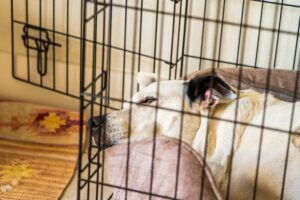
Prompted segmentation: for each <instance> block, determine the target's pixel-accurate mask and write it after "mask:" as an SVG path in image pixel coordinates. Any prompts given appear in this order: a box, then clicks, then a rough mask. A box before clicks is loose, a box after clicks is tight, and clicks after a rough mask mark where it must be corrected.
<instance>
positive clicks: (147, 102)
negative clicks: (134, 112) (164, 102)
mask: <svg viewBox="0 0 300 200" xmlns="http://www.w3.org/2000/svg"><path fill="white" fill-rule="evenodd" d="M156 100H157V98H155V97H146V98H145V99H144V100H143V101H142V102H141V104H151V103H152V102H154V101H156Z"/></svg>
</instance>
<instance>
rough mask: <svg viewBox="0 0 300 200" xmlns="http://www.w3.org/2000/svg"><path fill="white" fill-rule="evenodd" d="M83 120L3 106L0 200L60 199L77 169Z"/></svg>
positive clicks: (65, 112) (52, 110) (49, 111)
mask: <svg viewBox="0 0 300 200" xmlns="http://www.w3.org/2000/svg"><path fill="white" fill-rule="evenodd" d="M79 119H80V116H79V114H78V113H75V112H71V111H68V110H63V109H58V108H50V107H45V106H39V105H33V104H27V103H19V102H10V101H9V102H6V101H2V102H0V200H20V199H28V200H49V199H59V198H60V197H61V195H62V194H63V191H64V189H65V188H66V186H67V185H68V183H69V181H70V180H71V178H72V176H73V173H74V171H75V167H76V162H77V158H78V143H79V134H78V133H79V127H80V126H79V125H80V120H79ZM83 125H84V124H83ZM83 129H84V131H85V127H84V128H83ZM83 134H84V136H83V138H84V139H85V132H84V133H83Z"/></svg>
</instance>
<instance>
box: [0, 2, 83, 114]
mask: <svg viewBox="0 0 300 200" xmlns="http://www.w3.org/2000/svg"><path fill="white" fill-rule="evenodd" d="M0 19H1V20H0V62H1V67H0V98H1V99H9V100H18V101H25V102H32V103H38V104H43V105H49V106H57V107H61V108H68V109H72V110H78V106H79V103H78V101H77V100H74V99H73V98H69V97H66V96H63V95H59V94H56V93H53V92H49V91H46V90H44V89H41V88H38V87H33V86H31V85H28V84H25V83H23V82H20V81H16V80H15V79H13V77H12V72H11V71H12V70H11V55H10V51H11V42H10V41H11V34H10V0H1V1H0Z"/></svg>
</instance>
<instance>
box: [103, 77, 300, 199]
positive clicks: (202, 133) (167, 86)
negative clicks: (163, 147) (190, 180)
mask: <svg viewBox="0 0 300 200" xmlns="http://www.w3.org/2000/svg"><path fill="white" fill-rule="evenodd" d="M152 80H153V79H152ZM145 82H147V84H145V85H143V86H145V88H144V89H142V90H141V91H140V92H139V93H137V94H135V95H134V96H133V97H132V100H133V101H134V102H136V103H138V102H142V101H143V100H144V99H145V98H146V97H147V96H152V97H155V98H157V99H158V100H157V101H154V102H152V103H151V105H132V106H131V107H130V106H127V107H126V108H125V109H124V110H122V111H117V112H114V113H112V114H111V116H110V117H111V118H108V120H107V123H108V126H110V127H117V128H114V129H113V130H119V131H117V133H116V132H115V133H114V136H113V137H114V138H115V139H114V142H115V143H121V142H125V141H127V139H128V133H130V139H131V140H132V141H136V140H142V139H144V138H149V137H153V134H154V133H155V134H157V135H159V134H162V135H167V136H170V137H175V138H179V137H181V139H182V140H183V141H185V142H187V143H188V144H190V145H191V146H192V147H193V148H194V149H195V150H197V151H198V152H199V153H201V154H202V155H203V154H204V152H205V150H206V159H207V162H208V165H209V166H210V167H211V169H212V171H213V173H214V176H215V178H216V181H217V183H218V184H219V186H220V189H221V191H222V192H223V195H224V196H225V195H226V189H227V181H228V178H229V174H228V172H229V166H230V165H229V164H230V162H229V161H230V158H231V157H232V160H233V162H232V174H231V186H230V199H252V198H253V196H252V195H253V185H254V179H255V172H256V165H257V159H258V147H259V142H260V140H259V139H260V134H261V133H262V134H263V137H262V139H263V140H262V146H261V156H260V165H259V175H258V182H257V190H256V191H257V193H256V197H257V198H258V199H278V198H280V193H281V186H282V179H283V171H284V163H285V155H286V149H287V144H288V134H287V133H282V132H278V131H274V130H268V129H263V132H261V128H260V126H261V125H262V120H263V115H264V114H265V122H264V126H265V127H272V128H276V129H280V130H285V131H289V128H290V127H289V126H290V120H291V110H292V106H293V104H292V103H288V102H284V101H280V100H278V99H275V98H274V97H273V96H271V95H268V98H267V99H268V101H267V108H266V111H265V113H264V100H265V98H264V97H265V95H264V94H259V93H257V92H254V91H252V90H245V91H241V94H240V97H239V99H238V109H237V112H235V111H236V106H237V101H233V102H231V103H224V104H218V105H216V106H214V107H213V108H212V109H211V110H210V112H209V110H208V109H201V107H200V105H199V104H198V103H193V104H192V107H190V105H189V102H188V99H187V97H186V96H185V95H184V89H183V81H161V82H154V83H153V82H152V81H149V80H147V81H145ZM156 106H157V107H158V109H156ZM181 111H183V112H188V113H191V114H192V115H190V114H187V113H185V114H183V115H182V113H181ZM130 113H131V118H130V123H131V126H130V127H131V129H130V130H129V115H130ZM235 113H237V117H235ZM207 115H209V116H212V117H216V118H221V119H226V120H229V121H234V120H237V121H239V122H243V123H246V125H243V124H236V125H235V124H234V123H232V122H228V121H222V120H217V119H208V118H207ZM294 115H295V117H294V119H293V127H292V130H298V128H299V127H300V102H297V103H296V104H295V111H294ZM247 124H251V125H257V126H258V127H253V126H251V125H247ZM181 127H182V128H181ZM111 132H113V131H110V132H108V133H107V134H108V135H109V134H111ZM181 133H182V135H181ZM233 133H235V140H234V143H233V144H232V138H233ZM180 135H181V136H180ZM206 137H208V138H207V144H205V141H206ZM299 137H300V136H299V135H298V136H297V135H296V136H295V135H294V136H292V139H293V141H295V142H290V148H289V157H288V167H287V174H286V180H285V181H286V182H285V190H284V199H300V149H299V146H297V144H298V143H299ZM297 141H298V143H297ZM232 145H233V154H232V153H231V148H232ZM205 146H206V149H205ZM203 156H204V155H203Z"/></svg>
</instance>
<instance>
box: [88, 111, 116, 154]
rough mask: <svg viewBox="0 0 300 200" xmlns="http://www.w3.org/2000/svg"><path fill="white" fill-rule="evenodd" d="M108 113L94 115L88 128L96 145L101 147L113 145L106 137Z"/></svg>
mask: <svg viewBox="0 0 300 200" xmlns="http://www.w3.org/2000/svg"><path fill="white" fill-rule="evenodd" d="M106 119H107V115H103V116H97V117H92V118H90V119H89V121H88V129H89V132H90V133H91V134H92V136H93V138H94V141H95V143H96V145H97V146H98V147H99V148H100V149H101V150H103V149H105V148H107V147H110V146H112V144H110V142H109V141H108V140H107V139H108V138H106Z"/></svg>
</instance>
